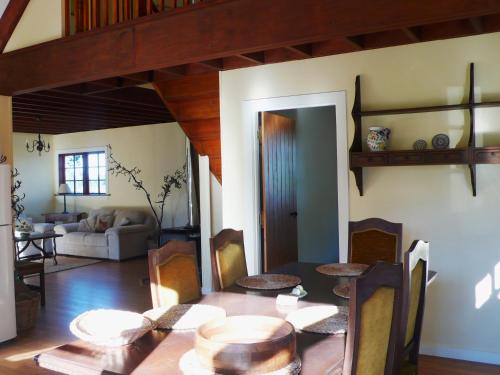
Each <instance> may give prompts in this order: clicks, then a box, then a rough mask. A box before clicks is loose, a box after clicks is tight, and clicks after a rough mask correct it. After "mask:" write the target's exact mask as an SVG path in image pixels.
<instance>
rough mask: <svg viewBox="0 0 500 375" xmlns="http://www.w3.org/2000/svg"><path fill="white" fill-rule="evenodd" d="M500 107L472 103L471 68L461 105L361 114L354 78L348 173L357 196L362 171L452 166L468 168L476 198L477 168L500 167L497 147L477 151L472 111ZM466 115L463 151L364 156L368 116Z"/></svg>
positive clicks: (358, 84)
mask: <svg viewBox="0 0 500 375" xmlns="http://www.w3.org/2000/svg"><path fill="white" fill-rule="evenodd" d="M481 107H483V108H487V107H500V101H489V102H480V103H477V102H475V99H474V64H473V63H471V64H470V68H469V98H468V101H467V103H463V104H445V105H436V106H423V107H410V108H393V109H380V110H362V108H361V78H360V76H359V75H358V76H357V77H356V94H355V98H354V105H353V108H352V118H353V120H354V139H353V142H352V145H351V148H350V150H349V162H350V169H351V171H352V172H353V173H354V177H355V179H356V186H357V187H358V190H359V194H360V195H361V196H362V195H363V168H366V167H392V166H417V165H453V164H457V165H459V164H463V165H468V166H469V171H470V179H471V187H472V195H473V196H476V165H477V164H500V146H498V147H476V133H475V109H476V108H481ZM454 110H467V111H469V140H468V144H467V147H466V148H452V149H446V150H422V151H415V150H399V151H380V152H364V151H363V139H362V136H361V132H362V119H363V117H368V116H390V115H401V114H414V113H424V112H438V111H454Z"/></svg>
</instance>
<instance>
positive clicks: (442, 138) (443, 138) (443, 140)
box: [432, 134, 450, 150]
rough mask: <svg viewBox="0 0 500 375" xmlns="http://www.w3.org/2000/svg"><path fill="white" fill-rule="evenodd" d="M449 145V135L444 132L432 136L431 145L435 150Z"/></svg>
mask: <svg viewBox="0 0 500 375" xmlns="http://www.w3.org/2000/svg"><path fill="white" fill-rule="evenodd" d="M449 145H450V137H448V136H447V135H446V134H437V135H435V136H434V138H432V147H433V148H434V149H436V150H444V149H447V148H448V146H449Z"/></svg>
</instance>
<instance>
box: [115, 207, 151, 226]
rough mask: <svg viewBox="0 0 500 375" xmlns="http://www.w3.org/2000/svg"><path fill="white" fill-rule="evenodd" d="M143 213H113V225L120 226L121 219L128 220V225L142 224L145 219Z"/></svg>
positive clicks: (132, 210)
mask: <svg viewBox="0 0 500 375" xmlns="http://www.w3.org/2000/svg"><path fill="white" fill-rule="evenodd" d="M145 216H146V215H145V214H144V212H142V211H140V210H134V209H119V210H116V211H115V225H114V226H120V225H122V224H120V223H121V222H122V220H123V219H128V220H129V221H130V223H129V224H128V225H134V224H144V219H145Z"/></svg>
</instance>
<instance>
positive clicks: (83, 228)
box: [78, 217, 95, 232]
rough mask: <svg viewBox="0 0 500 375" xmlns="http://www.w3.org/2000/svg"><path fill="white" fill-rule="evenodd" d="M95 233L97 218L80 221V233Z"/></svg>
mask: <svg viewBox="0 0 500 375" xmlns="http://www.w3.org/2000/svg"><path fill="white" fill-rule="evenodd" d="M94 231H95V217H89V218H87V219H83V220H80V222H79V223H78V232H94Z"/></svg>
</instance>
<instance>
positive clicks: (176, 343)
mask: <svg viewBox="0 0 500 375" xmlns="http://www.w3.org/2000/svg"><path fill="white" fill-rule="evenodd" d="M317 266H318V264H314V263H292V264H288V265H285V266H283V267H280V268H278V269H276V270H273V273H284V274H289V275H296V276H299V277H300V278H301V280H302V286H303V287H304V289H305V290H306V291H307V292H308V294H307V296H305V297H304V298H303V299H301V300H299V301H298V303H297V304H296V305H294V306H286V307H285V306H278V305H276V296H277V295H278V294H280V293H289V292H290V291H291V289H282V290H273V291H263V290H251V289H245V288H242V287H239V286H237V285H234V286H231V287H229V288H227V289H225V290H224V291H223V292H215V293H211V294H208V295H205V296H203V297H202V298H201V299H200V300H199V301H198V302H199V303H204V304H210V305H215V306H219V307H222V308H224V309H225V310H226V312H227V315H228V316H231V315H247V314H250V315H266V316H274V317H279V318H285V317H286V316H287V314H288V313H290V312H291V311H295V310H297V309H301V308H304V307H309V306H314V305H337V306H342V305H344V306H345V305H347V304H348V300H347V299H344V298H341V297H338V296H336V295H335V294H333V292H332V290H333V288H334V287H335V286H336V285H338V284H340V283H345V282H348V281H349V278H346V277H334V276H327V275H323V274H321V273H319V272H317V271H316V270H315V269H316V267H317ZM194 343H195V333H194V332H193V331H175V330H174V331H158V330H155V331H152V332H149V333H147V334H146V335H144V336H143V337H142V338H140V339H139V340H137V341H136V342H134V343H133V344H131V345H128V346H125V347H120V348H105V347H98V346H95V345H91V344H89V343H86V342H84V341H81V340H80V341H75V342H72V343H70V344H67V345H63V346H60V347H58V348H56V349H53V350H51V351H48V352H45V353H42V354H40V355H38V356H37V357H36V358H35V361H36V362H37V364H38V365H39V366H40V367H43V368H46V369H49V370H53V371H56V372H58V373H62V374H71V375H90V374H92V375H93V374H95V375H97V374H134V375H156V374H158V375H160V374H169V375H175V374H182V371H181V369H180V367H179V361H180V359H181V358H182V356H183V355H184V354H185V353H186V352H188V351H190V350H191V349H193V348H194ZM344 348H345V335H344V334H337V335H324V334H314V333H307V332H297V352H298V355H299V356H300V358H301V361H302V371H301V374H303V375H313V374H314V375H316V374H325V373H328V372H329V371H330V370H331V369H333V368H337V367H339V366H341V365H342V362H343V357H344Z"/></svg>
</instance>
